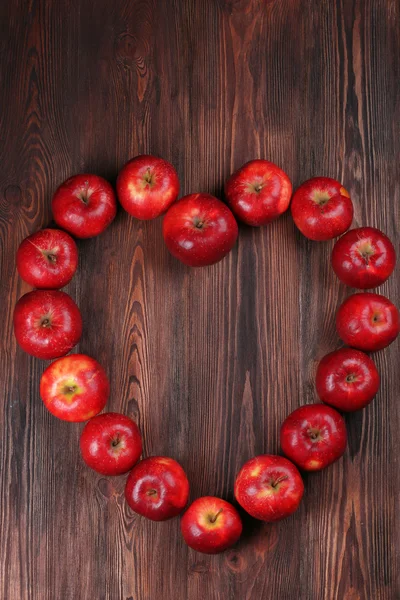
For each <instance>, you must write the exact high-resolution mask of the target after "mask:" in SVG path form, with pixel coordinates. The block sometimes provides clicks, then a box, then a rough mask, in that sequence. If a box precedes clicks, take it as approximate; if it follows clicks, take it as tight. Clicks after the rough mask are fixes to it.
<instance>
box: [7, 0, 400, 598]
mask: <svg viewBox="0 0 400 600" xmlns="http://www.w3.org/2000/svg"><path fill="white" fill-rule="evenodd" d="M399 23H400V9H399V4H398V3H397V2H396V1H395V0H306V1H304V0H303V1H300V0H197V1H196V2H192V1H191V0H170V1H169V2H165V1H163V0H113V2H109V1H107V0H97V1H96V2H93V1H92V0H82V1H81V0H64V1H63V2H59V1H57V0H29V1H25V0H3V2H2V3H1V6H0V33H1V35H0V51H1V52H0V62H1V70H0V77H1V80H0V106H1V107H2V109H1V113H0V132H1V142H2V143H1V145H0V234H1V235H0V241H1V257H0V261H1V263H0V266H1V282H0V286H1V287H0V305H1V307H2V316H3V318H2V321H1V326H2V331H1V340H0V344H1V355H0V367H1V376H2V385H1V390H0V394H1V403H0V427H1V431H0V470H1V478H0V536H1V544H0V598H1V599H2V600H25V599H29V600H31V599H32V600H86V599H87V600H103V599H105V600H120V599H121V600H122V599H123V600H155V599H156V598H160V597H162V598H163V599H164V600H186V599H187V600H203V599H207V600H252V599H256V598H257V599H258V598H262V599H266V600H292V599H293V600H295V599H299V598H300V599H301V600H394V599H396V598H400V581H399V573H400V564H399V563H400V560H399V557H400V544H399V541H400V519H399V493H400V472H399V468H398V456H399V453H400V443H399V438H398V434H397V433H398V424H399V419H400V409H399V406H400V405H399V402H398V390H399V376H398V372H399V369H398V364H399V343H398V342H396V343H395V344H393V345H392V346H391V347H390V348H389V349H387V350H385V351H383V352H379V353H378V354H377V355H376V361H377V364H378V367H379V369H380V371H381V374H382V386H381V390H380V392H379V394H378V396H377V398H376V399H375V401H374V402H373V403H372V405H370V407H368V408H367V409H366V410H364V411H363V412H361V413H359V414H355V415H352V416H350V417H348V418H347V424H348V432H349V449H348V451H347V453H346V455H345V457H344V458H343V460H341V461H340V462H339V463H337V464H335V465H333V466H332V467H330V468H329V469H327V470H326V471H325V472H323V473H320V474H315V475H309V476H307V477H306V494H305V498H304V502H303V503H302V506H301V508H300V510H299V511H298V513H296V514H295V515H293V516H292V517H291V518H289V519H287V520H285V521H282V522H281V523H278V524H275V525H263V524H260V523H256V522H254V521H252V520H251V519H247V518H245V524H246V533H245V535H244V536H243V539H242V541H241V542H240V543H239V545H238V546H237V547H235V548H234V549H232V550H230V551H229V552H227V553H225V554H223V555H220V556H215V557H210V556H203V555H200V554H196V553H194V552H193V551H191V550H188V549H187V548H186V547H185V546H184V544H183V542H182V539H181V536H180V531H179V521H178V520H177V519H175V520H172V521H170V522H166V523H163V524H155V523H148V522H146V521H145V520H143V519H141V518H139V517H137V516H134V515H133V513H132V512H131V511H130V510H129V509H128V508H127V506H126V504H125V502H124V498H123V488H124V478H110V479H106V478H104V477H101V476H98V475H96V474H95V473H94V472H90V471H89V470H88V469H86V468H85V467H84V466H83V464H82V461H81V459H80V456H79V451H78V440H79V435H80V431H81V426H79V425H76V426H75V425H68V424H67V423H63V422H61V421H57V420H56V419H54V418H53V417H51V416H50V415H49V414H48V413H47V412H46V411H45V409H44V407H43V405H42V403H41V401H40V398H39V393H38V387H39V380H40V376H41V373H42V372H43V370H44V368H45V366H46V364H45V363H43V362H41V361H39V360H35V359H32V358H30V357H28V356H27V355H25V354H24V353H23V352H22V351H21V350H20V349H18V348H17V347H16V342H15V339H14V337H13V332H12V311H13V306H14V304H15V302H16V300H17V299H18V298H19V297H20V296H21V295H22V294H23V293H25V292H26V291H28V287H27V286H26V284H24V283H23V282H22V281H21V280H20V279H19V278H18V276H17V274H16V270H15V262H14V257H15V252H16V249H17V247H18V244H19V243H20V241H21V240H22V239H23V238H24V237H25V236H26V235H27V234H29V233H32V232H33V231H35V230H37V229H38V228H40V227H43V226H46V225H48V224H49V223H50V222H51V213H50V199H51V195H52V193H53V191H54V190H55V188H56V186H57V185H58V184H59V183H60V182H62V181H63V180H64V179H65V178H66V177H67V176H69V175H72V174H74V173H77V172H82V171H92V172H95V173H98V174H100V175H103V176H105V177H107V178H109V179H110V181H112V182H113V181H114V180H115V177H116V174H117V172H118V169H119V168H120V167H121V166H122V165H123V164H124V162H125V161H126V160H127V159H128V158H130V157H131V156H134V155H136V154H138V153H143V152H151V153H155V154H158V155H161V156H163V157H164V158H166V159H168V160H170V161H172V162H173V163H174V165H175V166H176V168H177V170H178V172H179V176H180V181H181V188H182V189H181V192H182V194H186V193H189V192H194V191H207V192H211V193H214V194H217V195H220V196H221V194H222V187H223V182H224V180H225V179H226V178H227V176H228V175H229V173H230V172H231V171H232V170H233V169H236V168H237V167H239V166H240V165H241V164H242V163H243V162H245V161H247V160H249V159H251V158H254V157H265V158H269V159H270V160H272V161H274V162H277V163H278V164H279V165H280V166H281V167H282V168H284V169H285V170H286V171H287V173H288V174H289V176H290V177H291V179H292V181H293V184H294V185H295V186H297V185H298V184H299V183H300V182H301V181H303V180H305V179H307V178H309V177H311V176H313V175H319V174H323V175H327V176H331V177H336V178H339V179H340V180H341V181H342V182H343V183H344V185H345V186H346V188H347V189H349V190H350V192H351V195H352V198H353V200H354V203H355V225H357V224H368V225H373V226H378V227H381V228H382V229H383V230H384V231H386V232H387V234H388V235H389V236H390V237H391V238H392V239H393V240H394V241H395V242H396V244H397V247H398V242H399V231H398V224H399V219H400V188H399V181H400V167H399V160H398V157H399V151H400V145H399V139H400V126H399V123H400V111H399V107H400V93H399V85H398V82H399V76H400V73H399V61H398V57H399V52H400V44H399V39H400V28H399ZM331 248H332V244H331V243H327V244H316V243H311V242H308V241H307V240H305V239H304V238H302V237H301V235H300V234H299V233H298V232H297V231H296V230H295V228H294V225H293V223H292V221H291V218H290V216H289V215H285V216H283V217H282V218H281V219H280V220H279V221H277V222H276V223H273V224H272V225H271V226H269V227H266V228H264V229H251V228H247V227H244V226H241V228H240V238H239V242H238V245H237V247H236V248H235V249H234V250H233V251H232V253H231V254H230V256H229V257H227V258H226V259H225V260H224V261H223V262H221V263H219V264H218V265H215V266H214V267H210V268H205V269H201V270H190V269H187V268H185V267H184V266H183V265H180V264H178V262H177V261H175V260H174V259H173V258H172V257H171V256H169V255H168V253H167V251H166V248H165V246H164V244H163V240H162V236H161V223H160V221H159V220H158V221H155V222H149V223H141V222H137V221H135V220H133V219H132V218H130V217H128V215H127V214H124V213H123V212H122V211H119V213H118V216H117V219H116V221H115V222H114V224H113V225H112V226H111V227H110V228H109V229H108V230H107V231H106V232H105V233H104V235H102V236H101V237H99V238H96V239H93V240H89V241H84V242H79V250H80V267H79V273H78V274H77V276H76V277H75V279H74V280H73V282H72V283H71V284H70V285H69V286H68V287H67V288H66V291H67V292H68V293H70V294H71V295H72V297H73V298H74V299H76V301H77V303H78V305H79V306H80V308H81V311H82V314H83V317H84V324H85V326H84V334H83V337H82V340H81V343H80V344H79V347H78V348H77V349H78V350H79V351H81V352H86V353H88V354H90V355H93V356H95V357H96V358H97V359H98V360H99V361H100V362H101V363H102V364H103V365H104V366H105V367H106V370H107V372H108V374H109V376H110V379H111V384H112V394H111V397H110V401H109V404H108V408H109V409H112V410H115V411H123V412H125V413H127V414H129V415H131V416H133V417H134V418H135V419H136V420H137V422H138V424H139V426H140V428H141V430H142V432H143V435H144V453H145V454H146V455H151V454H166V455H169V456H172V457H175V458H176V459H178V460H179V461H180V462H181V463H182V465H183V466H184V467H185V469H186V470H187V473H188V476H189V479H190V481H191V498H192V499H194V498H195V497H197V496H199V495H203V494H213V495H221V496H223V497H224V498H227V499H232V495H233V483H234V478H235V474H236V473H237V471H238V469H239V467H240V466H241V465H242V463H243V462H244V461H245V460H246V459H248V458H249V457H251V456H253V455H254V454H256V453H262V452H278V451H279V444H278V431H279V426H280V423H281V421H282V420H283V418H284V417H285V416H286V415H287V414H288V413H289V412H290V411H291V410H292V409H294V408H295V407H297V406H299V405H300V404H302V403H305V402H312V401H314V400H316V394H315V389H314V375H315V369H316V364H317V362H318V360H319V359H320V358H321V357H322V356H323V355H324V354H325V353H326V352H328V351H330V350H332V349H334V348H336V347H338V345H339V340H338V338H337V335H336V333H335V328H334V315H335V311H336V309H337V306H338V304H339V303H340V302H341V301H342V299H343V298H344V297H345V296H346V295H347V294H348V293H349V290H347V289H345V288H344V286H341V285H339V284H338V282H337V280H336V279H335V277H334V275H333V273H332V271H331V269H330V267H329V255H330V251H331ZM381 290H382V293H384V294H386V295H388V296H389V297H390V298H391V299H392V300H395V301H396V300H397V301H398V299H399V297H400V282H399V277H398V270H397V272H396V274H395V275H394V276H393V277H392V278H391V279H390V281H389V282H387V283H386V284H385V285H384V286H382V288H381Z"/></svg>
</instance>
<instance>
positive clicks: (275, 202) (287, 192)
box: [225, 160, 292, 227]
mask: <svg viewBox="0 0 400 600" xmlns="http://www.w3.org/2000/svg"><path fill="white" fill-rule="evenodd" d="M291 195H292V184H291V183H290V179H289V177H288V176H287V175H286V173H285V172H284V171H282V169H280V168H279V167H278V166H277V165H275V164H274V163H272V162H269V161H268V160H251V161H250V162H248V163H246V164H245V165H243V166H242V167H241V168H240V169H238V170H237V171H235V173H233V175H231V176H230V178H229V179H228V181H227V182H226V184H225V196H226V199H227V200H228V203H229V205H230V207H231V208H232V210H233V212H234V213H235V215H236V216H237V218H238V219H240V220H241V221H243V222H244V223H247V225H254V226H255V227H259V226H261V225H267V224H268V223H270V222H271V221H274V220H275V219H277V218H278V217H279V216H280V215H281V214H282V213H284V212H285V211H286V210H287V209H288V208H289V203H290V197H291Z"/></svg>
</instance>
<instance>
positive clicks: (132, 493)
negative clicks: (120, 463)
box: [125, 456, 189, 521]
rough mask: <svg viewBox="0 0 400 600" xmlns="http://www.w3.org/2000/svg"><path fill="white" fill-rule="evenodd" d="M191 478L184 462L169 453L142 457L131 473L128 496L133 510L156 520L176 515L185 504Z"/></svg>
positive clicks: (163, 519)
mask: <svg viewBox="0 0 400 600" xmlns="http://www.w3.org/2000/svg"><path fill="white" fill-rule="evenodd" d="M188 496H189V482H188V479H187V477H186V473H185V471H184V470H183V469H182V467H181V465H180V464H179V463H178V462H176V460H174V459H172V458H167V457H166V456H151V457H149V458H145V459H143V460H141V461H140V462H139V463H138V464H137V465H136V466H134V467H133V469H132V471H131V472H130V473H129V476H128V479H127V482H126V486H125V498H126V501H127V503H128V504H129V506H130V507H131V509H132V510H134V511H135V512H136V513H138V514H139V515H142V516H143V517H147V518H148V519H151V520H152V521H165V520H166V519H171V517H176V516H177V515H179V513H181V512H182V510H183V509H184V508H185V506H186V503H187V499H188Z"/></svg>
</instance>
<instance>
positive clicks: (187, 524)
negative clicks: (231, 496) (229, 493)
mask: <svg viewBox="0 0 400 600" xmlns="http://www.w3.org/2000/svg"><path fill="white" fill-rule="evenodd" d="M181 530H182V535H183V538H184V540H185V542H186V543H187V545H188V546H189V547H190V548H192V549H193V550H196V551H197V552H203V553H204V554H218V553H219V552H223V551H224V550H227V549H228V548H230V547H231V546H233V545H234V544H236V542H237V541H238V539H239V538H240V536H241V533H242V521H241V519H240V516H239V513H238V511H237V510H236V508H235V507H234V506H232V504H230V503H229V502H226V501H225V500H222V499H221V498H215V497H213V496H203V497H202V498H197V500H195V501H194V502H193V503H192V504H191V505H190V506H189V508H188V509H187V511H186V512H185V514H184V515H183V517H182V519H181Z"/></svg>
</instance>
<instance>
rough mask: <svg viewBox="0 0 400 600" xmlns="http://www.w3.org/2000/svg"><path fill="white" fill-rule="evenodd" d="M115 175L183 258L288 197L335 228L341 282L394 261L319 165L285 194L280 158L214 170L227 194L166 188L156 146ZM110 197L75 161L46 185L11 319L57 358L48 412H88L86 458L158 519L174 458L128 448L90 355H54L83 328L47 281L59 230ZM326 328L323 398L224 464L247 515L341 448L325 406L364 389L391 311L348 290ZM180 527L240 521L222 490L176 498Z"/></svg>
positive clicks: (171, 182) (109, 214) (178, 470)
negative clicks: (254, 450) (43, 214)
mask: <svg viewBox="0 0 400 600" xmlns="http://www.w3.org/2000/svg"><path fill="white" fill-rule="evenodd" d="M116 187H117V195H118V198H119V201H120V203H121V204H122V206H123V207H124V208H125V210H126V211H127V212H128V213H130V214H131V215H132V216H134V217H135V218H137V219H153V218H156V217H158V216H160V215H161V214H164V213H166V214H165V217H164V220H163V236H164V239H165V242H166V245H167V247H168V249H169V250H170V252H171V253H172V254H173V255H174V256H175V257H177V258H178V259H179V260H181V261H182V262H183V263H185V264H186V265H190V266H206V265H211V264H213V263H216V262H217V261H219V260H221V259H222V258H223V257H224V256H226V254H228V252H230V250H231V249H232V247H233V246H234V244H235V242H236V240H237V237H238V225H237V221H236V218H235V217H237V218H238V219H239V220H241V221H243V222H244V223H246V224H248V225H252V226H261V225H266V224H268V223H269V222H271V221H272V220H274V219H276V218H278V217H279V216H280V215H281V214H282V213H283V212H285V211H286V210H287V209H288V208H289V205H291V212H292V216H293V219H294V222H295V224H296V225H297V227H298V228H299V229H300V231H301V232H302V233H303V234H304V235H305V236H306V237H308V238H309V239H311V240H317V241H323V240H330V239H333V238H335V237H338V236H342V237H340V239H339V240H338V241H337V242H336V244H335V245H334V248H333V252H332V266H333V269H334V271H335V273H336V274H337V276H338V277H339V279H340V280H341V281H342V282H344V283H345V284H347V285H348V286H351V287H354V288H358V289H362V290H365V289H371V288H374V287H377V286H379V285H381V284H382V283H383V282H384V281H386V279H387V278H388V277H389V276H390V275H391V273H392V272H393V269H394V266H395V262H396V255H395V250H394V248H393V245H392V243H391V242H390V240H389V239H388V238H387V236H386V235H385V234H383V233H382V232H381V231H379V230H378V229H374V228H371V227H362V228H358V229H353V230H351V231H347V230H348V229H349V227H350V225H351V223H352V220H353V205H352V202H351V199H350V195H349V194H348V192H347V191H346V190H345V189H344V187H343V186H342V185H341V184H340V183H339V182H337V181H335V180H333V179H330V178H327V177H317V178H314V179H311V180H309V181H306V182H305V183H303V184H302V185H301V186H300V187H299V188H298V189H297V191H296V192H295V194H294V195H293V198H292V185H291V183H290V180H289V178H288V176H287V175H286V174H285V173H284V172H283V171H282V169H280V168H279V167H278V166H276V165H274V164H273V163H271V162H268V161H265V160H253V161H250V162H249V163H246V164H245V165H244V166H243V167H242V168H240V169H239V170H238V171H236V172H235V173H234V174H233V175H232V176H231V177H230V178H229V180H228V181H227V183H226V185H225V196H226V200H227V204H225V203H223V202H222V201H221V200H218V199H217V198H215V197H213V196H211V195H209V194H203V193H197V194H190V195H188V196H185V197H184V198H181V199H180V200H178V199H177V198H178V195H179V180H178V176H177V173H176V171H175V169H174V167H173V166H172V165H171V164H170V163H168V162H167V161H165V160H163V159H161V158H156V157H153V156H139V157H136V158H134V159H132V160H131V161H129V162H128V163H127V164H126V165H125V166H124V167H123V169H122V170H121V172H120V173H119V175H118V179H117V186H116ZM229 207H230V208H229ZM116 210H117V202H116V196H115V193H114V190H113V188H112V187H111V185H110V184H109V183H108V182H107V181H105V180H104V179H103V178H101V177H98V176H96V175H89V174H84V175H76V176H74V177H71V178H70V179H68V180H67V181H65V182H64V183H63V184H62V185H61V186H60V187H59V188H58V189H57V191H56V192H55V194H54V197H53V200H52V211H53V215H54V220H55V222H56V223H57V225H58V226H59V227H61V228H62V229H64V230H65V231H63V230H62V229H44V230H41V231H38V232H36V233H34V234H33V235H30V236H29V237H27V238H26V239H25V240H23V241H22V243H21V245H20V247H19V249H18V252H17V268H18V272H19V274H20V276H21V277H22V279H23V280H24V281H26V282H27V283H28V284H30V285H31V286H32V287H34V288H36V290H34V291H31V292H28V293H27V294H25V295H24V296H22V298H20V300H19V301H18V302H17V304H16V307H15V310H14V331H15V336H16V339H17V341H18V343H19V345H20V346H21V347H22V349H23V350H25V351H26V352H28V353H29V354H31V355H33V356H35V357H38V358H41V359H46V360H52V359H57V360H55V361H54V362H52V363H51V364H50V365H49V366H48V367H47V368H46V370H45V371H44V373H43V375H42V378H41V381H40V395H41V397H42V399H43V402H44V404H45V406H46V407H47V409H48V410H49V411H50V412H51V413H52V414H53V415H55V416H56V417H58V418H60V419H63V420H65V421H70V422H83V421H87V423H86V425H85V426H84V428H83V431H82V433H81V438H80V449H81V454H82V458H83V460H84V461H85V463H86V464H87V465H88V466H89V467H91V468H92V469H94V470H95V471H97V472H98V473H101V474H102V475H121V474H124V473H127V472H128V471H130V473H129V476H128V478H127V482H126V487H125V497H126V500H127V502H128V504H129V506H130V507H131V508H132V509H133V510H134V511H135V512H137V513H138V514H140V515H143V516H145V517H147V518H149V519H152V520H155V521H162V520H165V519H169V518H171V517H174V516H177V515H178V514H180V513H181V512H182V511H183V510H184V508H185V506H186V504H187V501H188V497H189V482H188V479H187V476H186V474H185V472H184V470H183V469H182V467H181V466H180V464H179V463H178V462H176V461H175V460H174V459H172V458H169V457H164V456H152V457H148V458H145V459H143V460H141V461H139V458H140V456H141V454H142V438H141V434H140V431H139V428H138V427H137V425H136V423H135V422H134V421H133V420H132V419H130V418H129V417H127V416H126V415H123V414H119V413H112V412H110V413H103V414H99V413H101V411H102V410H103V409H104V407H105V405H106V402H107V399H108V396H109V393H110V384H109V381H108V378H107V375H106V373H105V371H104V369H103V367H102V366H101V365H100V364H99V363H98V362H97V361H96V360H95V359H93V358H92V357H89V356H86V355H83V354H73V355H69V356H66V355H67V354H68V352H69V351H70V350H71V349H72V348H73V347H74V346H75V345H76V344H77V343H78V341H79V339H80V336H81V332H82V318H81V314H80V311H79V309H78V307H77V305H76V304H75V302H74V301H73V300H72V298H70V296H68V295H67V294H65V293H64V292H62V291H60V288H62V287H64V286H65V285H67V283H69V281H70V280H71V279H72V277H73V275H74V273H75V271H76V269H77V266H78V250H77V247H76V244H75V242H74V240H73V238H72V237H71V235H69V234H72V235H74V236H75V237H78V238H90V237H93V236H96V235H99V234H100V233H102V232H103V231H104V230H105V229H106V227H107V226H108V225H109V224H110V223H111V222H112V220H113V219H114V217H115V214H116ZM67 232H69V233H67ZM346 232H347V233H346ZM342 234H344V235H342ZM337 330H338V332H339V335H340V337H341V338H342V340H343V341H344V342H345V343H346V344H347V345H348V346H349V347H347V348H341V349H339V350H336V351H334V352H332V353H330V354H328V355H327V356H325V357H324V358H323V359H322V360H321V362H320V363H319V366H318V369H317V374H316V388H317V393H318V395H319V397H320V399H321V400H322V401H323V403H319V404H308V405H305V406H301V407H300V408H298V409H297V410H295V411H294V412H292V413H291V414H290V415H289V416H288V417H287V418H286V419H285V421H284V422H283V424H282V427H281V435H280V440H281V447H282V450H283V453H284V454H285V455H286V457H287V458H284V457H283V456H275V455H270V454H266V455H261V456H256V457H254V458H252V459H251V460H249V461H248V462H246V463H245V465H244V466H243V467H242V468H241V470H240V471H239V473H238V475H237V478H236V482H235V490H234V493H235V498H236V500H237V502H238V503H239V504H240V506H241V507H242V508H243V509H244V510H245V511H247V512H248V513H249V514H250V515H252V516H253V517H254V518H256V519H260V520H262V521H267V522H272V521H276V520H279V519H282V518H284V517H287V516H288V515H290V514H292V513H293V512H294V511H295V510H296V509H297V508H298V506H299V504H300V501H301V499H302V496H303V492H304V484H303V480H302V477H301V474H300V472H299V469H302V470H304V471H317V470H320V469H323V468H325V467H327V466H328V465H330V464H331V463H333V462H334V461H335V460H337V459H338V458H340V457H341V456H342V455H343V453H344V451H345V448H346V444H347V434H346V426H345V421H344V419H343V417H342V416H341V414H340V413H339V412H338V411H337V410H336V409H339V410H341V411H354V410H358V409H360V408H363V407H365V406H366V405H367V404H368V403H369V402H371V400H372V399H373V397H374V396H375V394H376V392H377V390H378V387H379V383H380V378H379V373H378V371H377V369H376V366H375V364H374V362H373V361H372V360H371V358H370V357H369V356H368V355H367V354H365V351H376V350H379V349H382V348H384V347H386V346H387V345H389V344H390V343H391V342H392V341H394V339H395V338H396V337H397V335H398V333H399V314H398V311H397V309H396V307H395V306H394V305H393V304H392V302H390V300H388V299H387V298H385V297H384V296H381V295H379V294H374V293H368V292H362V293H356V294H353V295H352V296H350V297H349V298H348V299H347V300H345V302H344V303H343V304H342V305H341V307H340V308H339V310H338V312H337ZM138 461H139V462H138ZM181 529H182V534H183V537H184V539H185V541H186V543H187V544H188V545H189V546H190V547H191V548H193V549H195V550H197V551H199V552H206V553H211V554H213V553H217V552H222V551H223V550H225V549H227V548H228V547H230V546H231V545H233V544H234V543H236V541H237V540H238V539H239V537H240V535H241V532H242V522H241V518H240V515H239V513H238V511H237V510H236V508H235V507H234V506H233V505H232V504H230V503H229V502H226V501H225V500H223V499H221V498H216V497H212V496H205V497H202V498H198V499H197V500H195V501H194V502H193V503H192V504H191V505H190V506H189V508H188V509H187V510H186V512H185V513H184V515H183V517H182V519H181Z"/></svg>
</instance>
